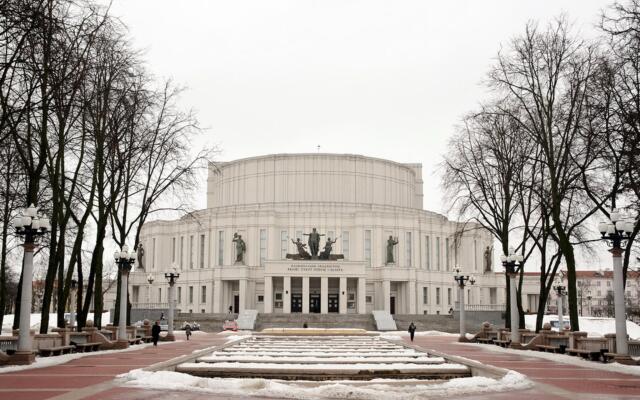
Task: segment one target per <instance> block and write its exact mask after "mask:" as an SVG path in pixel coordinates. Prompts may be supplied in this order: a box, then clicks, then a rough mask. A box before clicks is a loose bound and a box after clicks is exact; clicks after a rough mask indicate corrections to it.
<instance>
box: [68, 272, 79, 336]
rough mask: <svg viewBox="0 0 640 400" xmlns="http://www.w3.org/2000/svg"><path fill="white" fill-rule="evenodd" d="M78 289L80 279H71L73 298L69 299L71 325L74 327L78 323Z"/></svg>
mask: <svg viewBox="0 0 640 400" xmlns="http://www.w3.org/2000/svg"><path fill="white" fill-rule="evenodd" d="M76 290H78V281H77V280H75V279H72V280H71V299H70V300H69V303H70V304H69V327H70V328H71V329H73V327H74V326H75V324H76V312H75V311H76V304H75V303H76Z"/></svg>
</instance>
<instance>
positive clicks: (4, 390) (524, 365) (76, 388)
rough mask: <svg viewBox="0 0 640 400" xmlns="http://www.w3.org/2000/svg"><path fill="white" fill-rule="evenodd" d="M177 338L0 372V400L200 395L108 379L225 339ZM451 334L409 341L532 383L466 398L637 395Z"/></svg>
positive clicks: (595, 374) (601, 375)
mask: <svg viewBox="0 0 640 400" xmlns="http://www.w3.org/2000/svg"><path fill="white" fill-rule="evenodd" d="M177 338H178V340H182V341H180V342H175V343H168V344H162V345H160V346H159V347H157V348H153V347H147V348H144V349H140V350H133V351H129V352H122V353H113V354H102V355H91V356H87V357H84V358H80V359H77V360H73V361H70V362H68V363H66V364H63V365H58V366H52V367H46V368H40V369H32V370H25V371H21V372H12V373H5V374H0V399H1V400H4V399H8V400H39V399H57V400H73V399H85V398H87V399H88V398H91V399H104V400H116V399H117V400H127V399H131V400H143V399H144V400H146V399H158V398H162V399H176V400H177V399H179V400H191V399H194V400H195V399H200V398H202V396H203V395H202V393H197V392H180V391H173V392H172V391H159V390H146V389H136V388H129V387H120V386H118V385H117V384H116V383H115V382H114V381H113V378H114V377H115V376H116V375H118V374H121V373H124V372H127V371H129V370H132V369H135V368H142V367H145V366H148V365H151V364H154V363H157V362H161V361H165V360H168V359H170V358H173V357H177V356H179V355H183V354H189V353H191V352H193V351H194V350H197V349H202V348H206V347H210V346H215V345H219V344H222V343H224V342H225V341H226V340H225V337H223V336H219V335H215V334H197V335H194V336H192V340H190V341H188V342H187V341H184V334H182V333H177ZM455 339H456V338H455V337H450V336H448V337H443V336H419V337H416V341H415V342H414V344H417V345H419V346H421V347H423V348H425V349H437V350H439V351H442V352H445V353H448V354H452V355H458V356H462V357H466V358H470V359H475V360H478V361H480V362H482V363H485V364H490V365H494V366H497V367H503V368H508V369H512V370H515V371H518V372H520V373H522V374H524V375H527V376H528V377H529V378H530V379H531V380H532V381H533V382H534V383H535V385H534V386H533V387H532V388H530V389H527V390H521V391H517V392H513V391H511V392H505V393H490V394H481V395H470V396H464V397H462V398H464V399H466V400H486V399H499V400H500V399H504V400H507V399H509V400H517V399H534V398H535V399H576V398H579V399H580V400H592V399H593V400H595V399H631V398H640V379H639V377H637V376H633V375H627V374H622V373H616V372H607V371H601V370H596V369H591V368H583V367H577V366H571V365H567V364H560V363H557V362H554V361H548V360H544V359H540V358H536V357H533V356H531V355H530V354H531V353H528V352H522V353H518V354H508V353H499V352H494V351H491V350H489V349H488V348H483V347H477V346H466V345H461V344H458V343H456V342H455ZM206 397H207V398H209V399H229V400H238V399H239V397H235V396H224V395H220V396H211V395H209V394H207V395H206ZM252 400H256V398H252Z"/></svg>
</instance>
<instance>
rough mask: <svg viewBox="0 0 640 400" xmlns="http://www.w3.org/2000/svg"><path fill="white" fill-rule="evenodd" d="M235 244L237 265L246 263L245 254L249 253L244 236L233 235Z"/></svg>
mask: <svg viewBox="0 0 640 400" xmlns="http://www.w3.org/2000/svg"><path fill="white" fill-rule="evenodd" d="M232 242H233V243H235V244H236V263H244V253H245V252H246V251H247V245H246V244H245V242H244V240H242V235H238V233H237V232H236V233H234V234H233V240H232Z"/></svg>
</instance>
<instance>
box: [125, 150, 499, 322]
mask: <svg viewBox="0 0 640 400" xmlns="http://www.w3.org/2000/svg"><path fill="white" fill-rule="evenodd" d="M424 195H425V194H424V193H423V185H422V166H421V165H420V164H403V163H397V162H393V161H389V160H383V159H377V158H371V157H364V156H360V155H340V154H275V155H266V156H260V157H252V158H246V159H241V160H236V161H231V162H224V163H216V164H212V165H211V166H210V168H209V174H208V182H207V208H206V209H204V210H200V211H196V212H193V213H190V214H188V215H185V216H184V217H182V218H180V219H178V220H175V221H153V222H149V223H147V224H145V225H144V227H143V229H142V233H141V243H142V245H143V248H144V256H143V257H142V263H141V264H142V265H137V266H136V270H134V271H132V272H131V278H130V284H131V285H132V291H131V296H132V302H133V303H134V306H135V305H136V304H140V305H141V306H142V304H144V303H152V304H153V303H166V302H167V294H168V284H167V282H166V280H165V279H164V273H165V272H166V271H168V270H170V269H171V268H172V265H173V266H175V268H176V269H177V270H178V272H179V273H180V278H179V280H178V282H177V284H176V286H177V287H176V302H177V307H178V308H179V309H180V310H182V312H203V313H224V312H228V311H229V310H232V311H234V312H240V311H242V310H245V309H255V310H258V312H261V313H295V312H301V313H343V314H348V313H369V312H371V311H373V310H386V311H388V312H390V313H392V314H394V313H398V314H442V313H447V312H449V310H450V309H452V308H453V307H454V304H455V302H456V300H457V289H456V286H455V285H454V283H455V282H454V279H453V275H454V270H455V268H456V266H459V268H460V269H461V271H462V272H463V273H464V274H469V275H474V277H475V278H476V284H475V285H474V286H468V287H467V289H466V293H465V295H466V301H467V302H469V303H474V304H481V305H487V306H488V307H490V306H492V305H496V306H498V305H502V304H504V283H503V280H502V279H503V278H501V276H502V275H501V274H495V273H494V272H493V271H492V269H493V268H492V267H493V264H494V260H492V257H491V252H490V251H488V249H489V247H491V244H492V242H493V239H492V237H491V236H490V235H489V233H488V232H486V231H485V230H484V229H481V228H480V227H479V226H477V225H474V224H470V223H467V224H465V225H462V224H460V223H457V222H453V221H449V220H447V218H445V217H444V216H442V215H440V214H437V213H434V212H430V211H425V210H424V209H423V196H424ZM427 195H436V194H431V193H429V194H427ZM313 228H316V229H317V231H318V232H319V233H320V234H321V235H324V236H322V237H321V242H320V248H321V249H322V248H323V247H324V244H325V242H326V240H327V239H328V238H331V239H332V240H335V241H336V242H335V244H333V252H332V253H335V254H342V255H343V256H344V259H339V260H335V261H323V260H292V259H289V258H287V254H296V253H297V250H296V246H295V245H294V243H292V241H294V240H296V239H298V238H300V240H301V241H303V242H304V243H305V244H306V243H307V237H308V236H305V234H308V233H309V232H311V231H312V229H313ZM234 235H241V237H242V240H243V241H244V243H245V245H246V251H245V252H244V254H243V260H242V261H240V262H238V261H237V259H236V242H234V241H233V240H234V238H235V236H234ZM389 237H391V238H393V240H394V241H397V245H395V246H393V262H388V260H387V245H388V243H387V242H388V240H389ZM138 264H140V263H138ZM149 277H151V278H152V279H148V278H149ZM150 281H152V283H150Z"/></svg>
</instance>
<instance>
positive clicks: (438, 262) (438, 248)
mask: <svg viewBox="0 0 640 400" xmlns="http://www.w3.org/2000/svg"><path fill="white" fill-rule="evenodd" d="M436 271H440V238H439V237H437V238H436Z"/></svg>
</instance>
